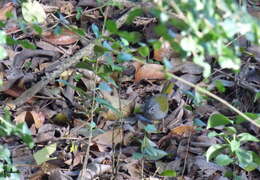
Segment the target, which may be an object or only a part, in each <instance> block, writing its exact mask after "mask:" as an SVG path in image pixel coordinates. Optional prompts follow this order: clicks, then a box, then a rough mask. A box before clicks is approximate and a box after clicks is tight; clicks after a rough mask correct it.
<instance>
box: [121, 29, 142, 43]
mask: <svg viewBox="0 0 260 180" xmlns="http://www.w3.org/2000/svg"><path fill="white" fill-rule="evenodd" d="M117 34H118V35H119V36H120V37H122V38H124V39H126V40H127V41H129V42H131V43H137V42H139V41H140V39H141V36H142V35H141V34H140V33H139V32H135V31H133V32H127V31H120V32H118V33H117Z"/></svg>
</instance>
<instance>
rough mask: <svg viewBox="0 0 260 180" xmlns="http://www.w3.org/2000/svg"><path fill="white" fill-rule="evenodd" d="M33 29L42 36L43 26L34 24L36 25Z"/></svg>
mask: <svg viewBox="0 0 260 180" xmlns="http://www.w3.org/2000/svg"><path fill="white" fill-rule="evenodd" d="M33 29H34V30H35V32H36V33H37V34H39V35H41V34H42V28H41V26H39V25H37V24H34V25H33Z"/></svg>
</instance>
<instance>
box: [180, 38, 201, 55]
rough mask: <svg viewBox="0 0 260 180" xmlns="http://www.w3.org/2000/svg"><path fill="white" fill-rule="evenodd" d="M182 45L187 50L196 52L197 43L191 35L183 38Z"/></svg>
mask: <svg viewBox="0 0 260 180" xmlns="http://www.w3.org/2000/svg"><path fill="white" fill-rule="evenodd" d="M180 45H181V47H182V49H184V50H185V51H190V52H195V51H196V48H197V43H196V40H194V38H192V37H191V36H188V37H185V38H183V39H182V40H181V42H180Z"/></svg>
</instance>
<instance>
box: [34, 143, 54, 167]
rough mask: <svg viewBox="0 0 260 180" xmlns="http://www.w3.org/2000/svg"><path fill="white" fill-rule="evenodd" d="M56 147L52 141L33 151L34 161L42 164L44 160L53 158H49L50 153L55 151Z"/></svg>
mask: <svg viewBox="0 0 260 180" xmlns="http://www.w3.org/2000/svg"><path fill="white" fill-rule="evenodd" d="M56 147H57V144H56V143H54V144H51V145H48V146H45V147H44V148H42V149H41V150H39V151H37V152H36V153H34V154H33V157H34V159H35V161H36V163H37V164H38V165H40V164H42V163H44V162H46V161H49V160H51V159H55V158H51V157H50V155H52V154H53V153H54V152H55V151H56Z"/></svg>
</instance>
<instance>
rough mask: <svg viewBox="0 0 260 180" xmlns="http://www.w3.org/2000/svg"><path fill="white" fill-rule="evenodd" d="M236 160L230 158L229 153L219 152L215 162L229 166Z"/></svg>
mask: <svg viewBox="0 0 260 180" xmlns="http://www.w3.org/2000/svg"><path fill="white" fill-rule="evenodd" d="M233 161H234V160H233V159H232V158H230V157H229V156H228V155H224V154H219V155H217V157H216V159H215V162H216V163H217V164H218V165H220V166H227V165H229V164H230V163H232V162H233Z"/></svg>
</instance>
